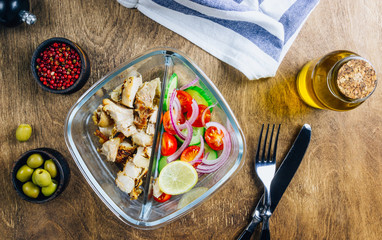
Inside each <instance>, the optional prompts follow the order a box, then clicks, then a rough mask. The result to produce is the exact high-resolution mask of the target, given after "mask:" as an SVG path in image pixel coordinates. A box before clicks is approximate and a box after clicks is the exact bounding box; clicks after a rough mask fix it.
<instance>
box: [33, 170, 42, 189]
mask: <svg viewBox="0 0 382 240" xmlns="http://www.w3.org/2000/svg"><path fill="white" fill-rule="evenodd" d="M38 169H41V168H38ZM36 170H37V169H36ZM36 170H34V172H33V174H32V182H33V184H34V185H37V183H36V179H35V176H36V174H35V172H36Z"/></svg>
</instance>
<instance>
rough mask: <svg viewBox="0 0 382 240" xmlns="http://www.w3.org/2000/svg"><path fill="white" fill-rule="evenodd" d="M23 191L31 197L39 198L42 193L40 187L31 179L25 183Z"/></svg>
mask: <svg viewBox="0 0 382 240" xmlns="http://www.w3.org/2000/svg"><path fill="white" fill-rule="evenodd" d="M22 189H23V193H24V194H25V195H27V196H28V197H30V198H37V197H38V195H39V194H40V188H39V187H37V186H36V185H34V184H33V183H32V182H31V181H29V182H26V183H24V185H23V187H22Z"/></svg>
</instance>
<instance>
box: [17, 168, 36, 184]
mask: <svg viewBox="0 0 382 240" xmlns="http://www.w3.org/2000/svg"><path fill="white" fill-rule="evenodd" d="M32 174H33V169H32V168H30V167H28V165H23V166H21V167H20V168H19V170H17V173H16V178H17V180H19V181H20V182H26V181H28V180H29V179H31V176H32Z"/></svg>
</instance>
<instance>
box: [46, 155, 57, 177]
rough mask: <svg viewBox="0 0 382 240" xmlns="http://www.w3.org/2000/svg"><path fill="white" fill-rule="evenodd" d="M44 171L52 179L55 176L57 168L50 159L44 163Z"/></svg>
mask: <svg viewBox="0 0 382 240" xmlns="http://www.w3.org/2000/svg"><path fill="white" fill-rule="evenodd" d="M44 169H45V170H46V171H48V172H49V174H50V176H51V177H52V178H55V177H56V176H57V167H56V164H54V162H53V160H52V159H49V160H46V161H45V163H44Z"/></svg>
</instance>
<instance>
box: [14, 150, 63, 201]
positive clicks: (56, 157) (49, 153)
mask: <svg viewBox="0 0 382 240" xmlns="http://www.w3.org/2000/svg"><path fill="white" fill-rule="evenodd" d="M34 153H39V154H41V156H42V158H43V159H44V160H48V159H52V160H53V161H54V163H55V164H56V167H57V170H58V174H57V176H56V177H55V178H54V179H56V180H57V182H58V186H57V189H56V191H55V192H54V193H53V194H52V195H51V196H49V197H45V196H44V195H43V194H42V193H41V192H40V194H39V195H38V197H37V198H30V197H28V196H26V195H25V194H24V193H23V190H22V186H23V184H24V183H22V182H20V181H19V180H17V179H16V173H17V171H18V170H19V168H20V167H21V166H23V165H25V164H26V162H27V159H28V157H29V156H30V155H32V154H34ZM11 177H12V183H13V187H14V188H15V189H16V192H17V193H18V194H19V196H20V197H21V198H22V199H24V200H26V201H28V202H33V203H45V202H48V201H50V200H52V199H54V198H56V197H57V196H58V195H60V194H61V193H62V192H63V191H64V190H65V188H66V186H67V185H68V183H69V180H70V169H69V165H68V163H67V162H66V160H65V158H64V157H63V156H62V155H61V153H59V152H58V151H56V150H54V149H51V148H37V149H33V150H29V151H27V152H25V153H24V154H22V155H21V156H20V157H19V159H18V160H17V161H16V162H15V163H14V164H13V169H12V173H11Z"/></svg>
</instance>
